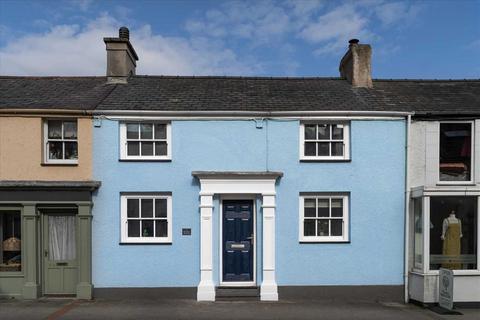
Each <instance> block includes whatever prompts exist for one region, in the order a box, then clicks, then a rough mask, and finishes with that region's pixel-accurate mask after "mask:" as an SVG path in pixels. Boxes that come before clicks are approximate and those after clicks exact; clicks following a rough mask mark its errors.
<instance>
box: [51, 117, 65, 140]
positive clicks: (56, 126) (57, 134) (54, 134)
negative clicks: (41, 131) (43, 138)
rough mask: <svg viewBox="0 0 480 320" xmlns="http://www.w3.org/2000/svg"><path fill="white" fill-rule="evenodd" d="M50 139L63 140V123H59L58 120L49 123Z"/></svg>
mask: <svg viewBox="0 0 480 320" xmlns="http://www.w3.org/2000/svg"><path fill="white" fill-rule="evenodd" d="M48 138H49V139H62V121H58V120H50V121H48Z"/></svg>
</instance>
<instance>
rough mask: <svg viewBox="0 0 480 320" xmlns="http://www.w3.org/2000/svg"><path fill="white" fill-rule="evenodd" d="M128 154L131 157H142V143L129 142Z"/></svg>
mask: <svg viewBox="0 0 480 320" xmlns="http://www.w3.org/2000/svg"><path fill="white" fill-rule="evenodd" d="M127 154H128V155H129V156H138V155H140V143H139V142H131V141H129V142H127Z"/></svg>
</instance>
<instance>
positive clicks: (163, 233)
mask: <svg viewBox="0 0 480 320" xmlns="http://www.w3.org/2000/svg"><path fill="white" fill-rule="evenodd" d="M167 230H168V229H167V220H156V221H155V237H167V236H168V231H167Z"/></svg>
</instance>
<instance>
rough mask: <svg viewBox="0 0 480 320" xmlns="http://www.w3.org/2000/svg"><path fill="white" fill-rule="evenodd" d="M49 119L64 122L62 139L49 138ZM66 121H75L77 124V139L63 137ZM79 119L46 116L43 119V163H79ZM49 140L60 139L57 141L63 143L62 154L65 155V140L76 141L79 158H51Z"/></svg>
mask: <svg viewBox="0 0 480 320" xmlns="http://www.w3.org/2000/svg"><path fill="white" fill-rule="evenodd" d="M49 121H60V122H62V138H61V139H49V138H48V122H49ZM64 122H75V123H76V124H77V138H76V139H64V138H63V123H64ZM78 138H79V136H78V121H77V119H69V118H46V119H43V146H42V151H43V163H45V164H78V158H79V142H78V140H79V139H78ZM49 140H58V141H57V142H61V143H62V148H63V150H62V156H63V157H65V142H76V143H77V159H50V158H49V150H48V143H49Z"/></svg>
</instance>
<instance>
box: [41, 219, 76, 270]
mask: <svg viewBox="0 0 480 320" xmlns="http://www.w3.org/2000/svg"><path fill="white" fill-rule="evenodd" d="M75 221H76V217H75V216H74V215H70V216H57V215H49V216H48V256H49V259H50V260H52V261H62V260H75V258H76V246H77V244H76V232H75V230H76V226H75V225H76V223H75Z"/></svg>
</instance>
